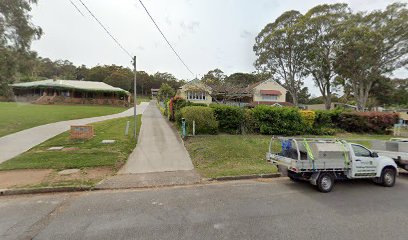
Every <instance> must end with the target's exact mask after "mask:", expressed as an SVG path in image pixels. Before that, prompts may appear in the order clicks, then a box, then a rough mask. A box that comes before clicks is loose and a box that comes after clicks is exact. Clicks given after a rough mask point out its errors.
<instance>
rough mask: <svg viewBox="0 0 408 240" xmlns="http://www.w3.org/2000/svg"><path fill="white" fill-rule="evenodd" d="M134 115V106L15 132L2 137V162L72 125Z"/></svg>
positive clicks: (144, 103) (0, 152)
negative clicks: (120, 110)
mask: <svg viewBox="0 0 408 240" xmlns="http://www.w3.org/2000/svg"><path fill="white" fill-rule="evenodd" d="M147 106H148V103H146V102H142V103H141V104H139V105H138V106H137V113H138V114H142V113H143V112H144V110H145V109H146V107H147ZM132 115H133V108H130V109H128V110H126V111H123V112H121V113H117V114H112V115H106V116H100V117H92V118H84V119H76V120H68V121H61V122H56V123H49V124H45V125H41V126H38V127H33V128H30V129H26V130H23V131H20V132H17V133H13V134H10V135H7V136H4V137H1V138H0V163H2V162H5V161H7V160H9V159H11V158H14V157H16V156H17V155H19V154H21V153H24V152H25V151H27V150H29V149H30V148H32V147H34V146H36V145H38V144H40V143H42V142H44V141H46V140H48V139H50V138H52V137H54V136H56V135H58V134H60V133H63V132H65V131H68V130H69V128H70V126H71V125H85V124H89V123H93V122H100V121H104V120H109V119H114V118H121V117H127V116H132Z"/></svg>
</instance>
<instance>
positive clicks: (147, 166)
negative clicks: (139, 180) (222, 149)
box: [119, 100, 194, 174]
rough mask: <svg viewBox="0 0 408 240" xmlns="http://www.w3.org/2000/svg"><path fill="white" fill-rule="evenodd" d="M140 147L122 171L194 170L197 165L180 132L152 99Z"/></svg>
mask: <svg viewBox="0 0 408 240" xmlns="http://www.w3.org/2000/svg"><path fill="white" fill-rule="evenodd" d="M142 122H143V124H142V128H141V129H140V135H139V139H138V143H137V146H136V148H135V150H134V151H133V153H132V154H131V155H130V156H129V159H128V161H127V162H126V164H125V165H124V166H123V168H122V169H121V170H120V171H119V174H134V173H151V172H168V171H180V170H184V171H185V170H192V169H194V166H193V164H192V162H191V159H190V156H189V155H188V152H187V150H186V148H185V147H184V144H183V142H182V141H181V139H180V137H179V136H178V133H177V132H176V131H174V129H173V128H172V127H171V126H170V125H169V122H168V121H167V120H166V119H164V118H163V116H162V114H161V113H160V110H159V109H158V107H157V106H156V101H154V100H152V101H150V104H149V106H148V107H147V108H146V110H145V112H144V114H143V116H142Z"/></svg>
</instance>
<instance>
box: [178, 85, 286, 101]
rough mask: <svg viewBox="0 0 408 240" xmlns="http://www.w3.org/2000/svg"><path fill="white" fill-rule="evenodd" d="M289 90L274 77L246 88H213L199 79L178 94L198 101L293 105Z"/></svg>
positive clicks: (185, 86)
mask: <svg viewBox="0 0 408 240" xmlns="http://www.w3.org/2000/svg"><path fill="white" fill-rule="evenodd" d="M286 92H287V90H286V89H285V88H284V87H282V86H281V85H280V84H278V83H277V82H275V81H274V80H272V79H268V80H265V81H260V82H257V83H255V84H252V85H250V86H248V87H244V88H234V87H220V88H211V87H209V86H207V85H205V84H204V83H203V82H202V81H199V80H198V79H196V80H193V81H190V82H188V83H187V84H185V85H183V86H182V87H181V88H180V89H179V90H178V91H177V96H180V97H182V98H185V99H187V100H189V101H192V102H196V103H205V104H210V103H212V102H217V103H224V104H227V105H237V106H256V105H259V104H265V105H276V106H293V104H292V103H289V102H286Z"/></svg>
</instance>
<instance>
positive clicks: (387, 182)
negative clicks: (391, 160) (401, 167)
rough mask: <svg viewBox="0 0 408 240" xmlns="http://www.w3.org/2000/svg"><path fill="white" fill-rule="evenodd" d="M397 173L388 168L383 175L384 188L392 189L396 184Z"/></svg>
mask: <svg viewBox="0 0 408 240" xmlns="http://www.w3.org/2000/svg"><path fill="white" fill-rule="evenodd" d="M395 177H396V172H395V169H393V168H386V169H384V170H383V171H382V173H381V183H382V185H383V186H384V187H392V186H394V184H395Z"/></svg>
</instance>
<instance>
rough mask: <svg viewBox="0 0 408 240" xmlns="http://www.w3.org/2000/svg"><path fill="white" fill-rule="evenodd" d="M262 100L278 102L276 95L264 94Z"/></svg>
mask: <svg viewBox="0 0 408 240" xmlns="http://www.w3.org/2000/svg"><path fill="white" fill-rule="evenodd" d="M262 100H263V101H276V100H278V96H276V95H264V94H262Z"/></svg>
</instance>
